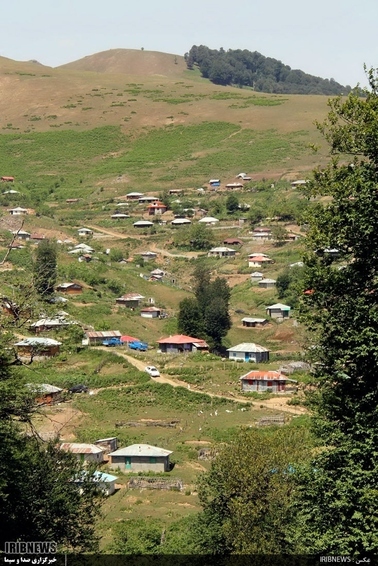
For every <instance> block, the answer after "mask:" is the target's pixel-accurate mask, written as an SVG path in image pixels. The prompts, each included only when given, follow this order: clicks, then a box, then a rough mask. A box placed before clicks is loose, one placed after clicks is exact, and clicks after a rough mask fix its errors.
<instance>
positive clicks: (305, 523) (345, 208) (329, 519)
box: [292, 70, 378, 555]
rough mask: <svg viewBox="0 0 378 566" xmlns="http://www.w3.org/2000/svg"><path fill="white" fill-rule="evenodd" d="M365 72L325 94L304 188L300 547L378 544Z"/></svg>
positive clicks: (374, 221)
mask: <svg viewBox="0 0 378 566" xmlns="http://www.w3.org/2000/svg"><path fill="white" fill-rule="evenodd" d="M368 77H369V85H370V86H369V88H368V89H366V92H365V95H366V96H365V98H360V97H359V96H358V95H357V93H352V94H350V95H349V96H348V98H347V99H341V98H337V99H334V100H331V101H330V102H329V106H330V112H329V114H328V119H327V120H326V121H325V122H324V123H322V124H319V129H320V131H321V132H322V133H323V134H324V136H325V138H326V140H327V141H328V142H329V144H330V147H331V151H332V153H333V154H335V156H334V157H333V158H332V160H331V161H330V163H329V165H328V167H326V168H325V169H324V170H317V171H315V173H314V180H313V182H311V183H310V184H309V186H308V187H307V188H306V192H307V195H308V197H309V198H310V197H311V198H312V200H314V199H316V204H314V205H313V206H312V207H311V208H310V211H309V214H308V225H309V232H308V237H307V244H308V250H309V251H308V253H307V255H306V258H305V263H306V265H307V269H306V271H305V273H306V278H305V279H306V280H305V284H304V288H306V289H312V293H311V294H310V295H306V296H304V299H303V301H304V305H303V308H302V310H303V317H304V320H305V321H306V322H307V325H308V328H309V331H310V332H309V345H310V346H311V347H310V348H309V352H310V353H311V357H312V359H313V361H314V362H315V363H314V368H315V379H316V382H317V384H318V387H317V391H316V392H315V393H314V394H313V395H312V398H311V399H310V401H311V406H312V408H313V410H314V414H315V417H314V422H313V424H314V430H315V432H316V434H317V437H318V439H319V444H320V445H321V446H322V450H319V452H318V456H317V457H316V458H315V460H314V462H312V464H311V465H310V466H309V468H308V469H307V470H304V471H303V473H298V476H297V477H298V491H297V494H298V500H297V504H296V506H295V508H294V509H295V514H296V519H297V520H296V525H295V529H293V532H292V540H293V541H294V542H295V543H296V544H297V548H298V550H299V551H300V552H305V553H317V552H321V553H323V554H332V553H335V554H350V555H358V554H366V553H377V552H378V499H377V493H378V470H377V454H378V387H377V375H378V346H377V344H378V308H377V298H378V253H377V249H378V191H377V186H378V74H377V72H376V71H374V70H372V71H370V72H369V73H368ZM337 154H342V155H343V159H340V157H339V156H337ZM345 154H349V156H347V159H345ZM324 197H326V198H324ZM332 248H334V249H337V250H338V253H337V254H335V253H333V252H331V251H330V250H331V249H332Z"/></svg>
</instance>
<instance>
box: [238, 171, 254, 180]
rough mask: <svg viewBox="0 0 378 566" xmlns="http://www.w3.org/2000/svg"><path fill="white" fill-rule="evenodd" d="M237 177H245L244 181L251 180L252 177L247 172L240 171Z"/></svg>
mask: <svg viewBox="0 0 378 566" xmlns="http://www.w3.org/2000/svg"><path fill="white" fill-rule="evenodd" d="M236 178H237V179H243V181H251V179H252V177H249V176H248V175H247V174H246V173H239V175H236Z"/></svg>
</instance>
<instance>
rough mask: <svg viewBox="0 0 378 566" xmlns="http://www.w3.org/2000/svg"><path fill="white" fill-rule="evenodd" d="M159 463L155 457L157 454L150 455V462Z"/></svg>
mask: <svg viewBox="0 0 378 566" xmlns="http://www.w3.org/2000/svg"><path fill="white" fill-rule="evenodd" d="M156 463H157V459H156V458H155V456H150V464H156Z"/></svg>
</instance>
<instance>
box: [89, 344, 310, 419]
mask: <svg viewBox="0 0 378 566" xmlns="http://www.w3.org/2000/svg"><path fill="white" fill-rule="evenodd" d="M97 349H101V350H105V351H108V350H109V348H107V347H106V346H99V347H98V348H97ZM116 353H117V355H118V356H121V357H122V358H125V359H126V360H127V361H128V362H129V363H130V364H131V365H133V366H134V367H136V368H137V369H139V370H140V371H143V372H144V368H145V367H146V362H145V361H143V360H137V359H136V358H134V357H133V356H130V355H128V354H125V353H124V352H122V351H120V350H119V349H117V350H116ZM151 379H153V380H154V381H155V382H157V383H167V384H168V385H171V386H172V387H184V388H185V389H190V390H191V391H192V392H193V393H198V394H202V395H209V397H216V398H218V399H227V400H228V401H233V402H235V403H243V404H246V403H251V402H252V403H254V402H255V403H257V404H258V405H259V407H263V408H264V409H270V410H273V411H282V412H286V413H291V414H292V415H305V414H308V411H307V409H305V408H304V407H297V406H291V405H287V401H288V400H289V399H290V397H277V398H272V399H267V400H265V401H261V402H260V401H259V400H255V399H253V400H251V399H248V398H246V397H239V396H238V395H233V396H230V395H221V394H217V393H212V392H210V391H202V390H201V391H200V390H198V389H196V388H195V387H194V386H191V385H189V384H188V383H186V382H185V381H180V380H179V379H172V378H171V377H168V376H167V375H164V374H160V377H152V378H151ZM116 387H118V388H122V387H123V386H122V385H120V386H116ZM102 389H106V388H105V387H104V388H102Z"/></svg>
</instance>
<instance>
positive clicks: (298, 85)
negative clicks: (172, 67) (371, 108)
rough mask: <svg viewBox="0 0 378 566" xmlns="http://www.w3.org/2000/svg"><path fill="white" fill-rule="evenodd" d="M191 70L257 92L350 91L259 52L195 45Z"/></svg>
mask: <svg viewBox="0 0 378 566" xmlns="http://www.w3.org/2000/svg"><path fill="white" fill-rule="evenodd" d="M186 64H187V67H188V69H193V67H194V65H195V64H196V65H198V67H199V69H200V71H201V73H202V76H203V77H205V78H208V79H210V80H211V81H212V82H213V83H215V84H220V85H231V84H234V85H238V86H240V87H242V86H249V87H253V89H254V90H255V91H260V92H271V93H278V94H283V93H285V94H328V95H338V94H341V93H344V94H345V93H347V92H349V91H350V86H346V87H345V86H342V85H341V84H339V83H337V82H336V81H335V80H334V79H330V80H328V79H322V78H320V77H315V76H313V75H309V74H307V73H304V72H303V71H300V70H293V69H291V68H290V67H289V66H288V65H284V64H283V63H281V61H278V60H277V59H272V58H271V57H264V55H261V53H258V52H257V51H254V52H251V51H248V50H247V49H243V50H241V49H229V50H228V51H225V50H224V49H223V48H220V49H219V50H217V49H209V48H208V47H206V46H205V45H200V46H197V45H193V47H192V48H191V49H190V51H189V53H188V54H187V57H186Z"/></svg>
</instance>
